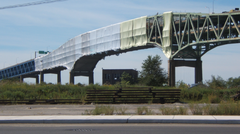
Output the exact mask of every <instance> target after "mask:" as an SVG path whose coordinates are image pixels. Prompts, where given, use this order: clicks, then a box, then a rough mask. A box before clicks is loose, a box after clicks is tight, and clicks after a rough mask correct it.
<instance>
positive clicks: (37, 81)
mask: <svg viewBox="0 0 240 134" xmlns="http://www.w3.org/2000/svg"><path fill="white" fill-rule="evenodd" d="M36 84H39V77H38V75H37V76H36Z"/></svg>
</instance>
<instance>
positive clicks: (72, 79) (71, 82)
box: [69, 72, 74, 84]
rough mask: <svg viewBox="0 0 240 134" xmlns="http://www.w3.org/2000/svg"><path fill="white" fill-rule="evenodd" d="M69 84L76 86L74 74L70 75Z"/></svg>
mask: <svg viewBox="0 0 240 134" xmlns="http://www.w3.org/2000/svg"><path fill="white" fill-rule="evenodd" d="M69 84H74V72H70V73H69Z"/></svg>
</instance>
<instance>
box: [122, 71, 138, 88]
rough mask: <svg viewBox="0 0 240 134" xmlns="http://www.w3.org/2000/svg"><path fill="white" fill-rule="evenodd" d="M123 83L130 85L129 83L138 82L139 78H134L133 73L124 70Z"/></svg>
mask: <svg viewBox="0 0 240 134" xmlns="http://www.w3.org/2000/svg"><path fill="white" fill-rule="evenodd" d="M120 79H121V84H122V85H129V84H131V85H132V84H135V83H136V82H137V80H135V79H134V78H132V76H131V75H129V74H128V73H126V72H123V73H122V75H121V77H120Z"/></svg>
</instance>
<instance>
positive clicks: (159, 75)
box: [140, 55, 167, 86]
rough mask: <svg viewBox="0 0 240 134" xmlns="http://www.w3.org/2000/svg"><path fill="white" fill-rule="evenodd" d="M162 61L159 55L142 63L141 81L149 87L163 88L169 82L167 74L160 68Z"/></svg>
mask: <svg viewBox="0 0 240 134" xmlns="http://www.w3.org/2000/svg"><path fill="white" fill-rule="evenodd" d="M161 65H162V60H161V57H160V56H159V55H156V56H154V57H152V56H150V55H149V56H148V57H147V59H146V60H144V61H143V63H142V71H141V72H140V79H141V80H140V81H141V83H143V84H146V85H147V86H162V85H163V83H166V82H167V73H166V72H165V71H164V69H163V68H161V67H160V66H161Z"/></svg>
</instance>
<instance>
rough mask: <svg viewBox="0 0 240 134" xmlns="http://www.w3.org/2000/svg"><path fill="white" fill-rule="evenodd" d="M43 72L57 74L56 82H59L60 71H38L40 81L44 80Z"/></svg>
mask: <svg viewBox="0 0 240 134" xmlns="http://www.w3.org/2000/svg"><path fill="white" fill-rule="evenodd" d="M44 74H57V83H58V84H61V71H59V70H58V71H41V72H40V83H43V82H44Z"/></svg>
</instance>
